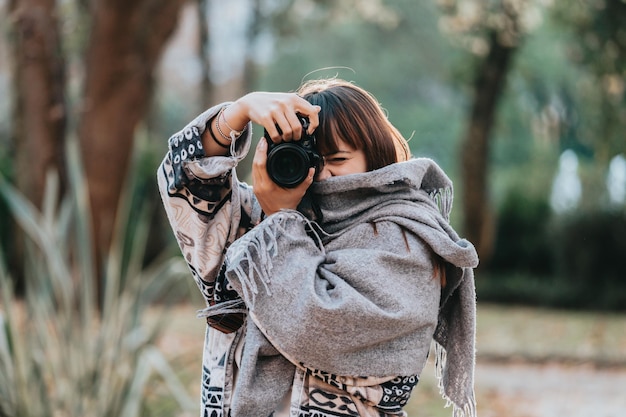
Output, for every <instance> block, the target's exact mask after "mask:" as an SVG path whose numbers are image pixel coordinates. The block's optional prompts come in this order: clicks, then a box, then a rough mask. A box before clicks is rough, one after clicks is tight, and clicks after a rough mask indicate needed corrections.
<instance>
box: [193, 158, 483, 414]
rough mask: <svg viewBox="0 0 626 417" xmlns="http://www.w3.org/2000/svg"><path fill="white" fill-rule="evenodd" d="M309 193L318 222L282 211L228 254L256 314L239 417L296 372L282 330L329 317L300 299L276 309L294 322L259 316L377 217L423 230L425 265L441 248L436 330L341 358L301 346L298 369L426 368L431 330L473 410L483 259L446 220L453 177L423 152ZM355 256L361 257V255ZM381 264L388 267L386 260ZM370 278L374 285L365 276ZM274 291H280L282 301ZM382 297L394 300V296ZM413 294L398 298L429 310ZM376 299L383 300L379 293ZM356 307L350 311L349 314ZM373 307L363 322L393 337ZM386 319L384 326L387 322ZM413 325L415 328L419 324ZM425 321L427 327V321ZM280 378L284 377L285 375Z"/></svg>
mask: <svg viewBox="0 0 626 417" xmlns="http://www.w3.org/2000/svg"><path fill="white" fill-rule="evenodd" d="M310 193H311V196H312V201H314V202H315V204H316V205H317V207H316V209H315V210H314V212H316V213H318V215H319V216H320V217H318V218H315V219H313V220H314V221H311V220H310V219H307V218H305V217H304V216H302V215H301V214H300V213H298V212H293V211H286V212H280V213H276V214H274V215H272V216H269V217H268V218H267V219H266V220H265V221H263V222H262V223H261V224H259V225H258V226H257V227H255V228H254V229H253V230H252V231H250V232H248V233H247V234H246V235H244V236H243V237H241V238H240V239H239V240H237V241H235V242H234V243H233V244H232V245H231V247H230V248H229V250H228V252H227V276H228V278H229V280H230V282H231V284H232V285H233V287H234V288H235V289H236V290H237V291H238V292H239V294H240V295H241V296H242V298H243V300H244V301H245V303H246V306H247V307H248V308H249V312H250V313H249V314H250V318H251V319H252V320H248V322H247V333H248V335H254V337H248V336H247V337H246V341H245V345H244V358H245V362H246V367H244V366H242V367H241V369H240V375H239V376H238V380H237V387H236V390H235V392H234V396H233V409H232V412H233V416H247V415H249V414H246V413H250V412H252V410H255V411H254V412H253V414H254V415H257V411H261V410H262V412H265V411H267V410H269V412H271V407H272V404H276V402H277V401H279V400H280V398H282V397H278V398H277V396H280V395H282V394H284V390H285V389H287V387H288V385H289V381H290V380H291V378H292V377H293V373H291V374H289V372H290V371H287V369H290V365H289V364H288V361H287V360H286V359H285V358H284V357H283V355H284V353H285V352H292V351H293V349H294V348H293V346H292V340H291V339H292V337H291V336H292V335H291V334H289V333H284V329H285V328H290V327H293V328H296V329H297V328H298V327H306V321H307V320H320V317H323V316H321V315H320V316H316V315H315V313H316V312H315V311H313V313H314V314H312V315H310V316H309V317H302V316H299V315H298V314H297V306H296V305H294V306H293V308H294V310H293V312H292V315H293V317H290V314H287V312H285V313H283V315H282V316H277V317H280V318H281V320H293V321H295V322H294V323H287V324H286V323H284V322H283V323H275V322H274V321H270V322H269V323H268V322H267V321H266V322H265V325H263V324H262V323H261V322H262V320H261V321H259V320H257V317H260V316H267V315H270V316H271V315H272V314H276V312H274V311H273V309H276V305H275V303H274V302H273V301H275V300H276V297H281V296H285V294H292V293H295V292H298V288H297V285H295V284H293V283H292V281H295V280H296V277H298V276H299V274H303V273H305V271H306V270H307V268H308V267H309V265H308V264H307V262H309V261H311V260H310V259H309V258H310V257H319V258H321V260H319V259H318V260H317V261H315V260H312V261H311V262H312V263H313V264H314V263H315V262H323V258H324V257H325V256H326V254H325V253H324V250H325V245H326V244H327V243H328V242H332V241H335V240H336V239H338V238H340V237H341V236H342V235H343V234H344V233H345V234H346V236H349V234H350V233H351V232H350V231H351V230H352V228H353V227H355V226H358V225H359V224H363V223H376V222H391V223H395V224H397V225H399V226H400V227H401V228H402V229H403V230H407V231H409V232H411V233H412V234H414V235H416V236H418V237H419V238H420V239H421V241H423V242H425V243H426V245H427V246H428V247H429V248H430V251H429V252H428V253H415V254H413V253H411V256H413V255H414V256H416V257H423V259H424V262H428V261H430V260H432V253H435V254H436V255H437V256H438V257H440V258H441V259H443V260H444V261H445V263H446V275H447V277H446V281H447V284H446V286H445V287H444V288H443V289H442V290H441V297H440V300H439V307H438V311H434V310H437V306H436V304H435V305H433V306H432V310H431V312H430V313H429V312H428V309H426V310H425V311H424V312H423V315H424V316H425V317H424V320H425V323H428V322H429V320H431V319H430V318H428V317H431V316H432V317H434V318H435V319H436V324H434V323H433V325H434V326H435V329H434V334H432V333H427V332H423V329H422V328H421V327H419V326H418V327H416V328H415V330H414V331H413V333H410V334H408V335H402V336H398V337H397V338H393V337H389V341H388V342H384V343H380V345H376V346H368V347H367V349H365V348H364V350H366V352H365V353H362V352H355V353H354V354H353V355H349V356H344V357H341V358H333V355H332V354H329V351H328V350H325V351H319V349H317V350H316V349H311V350H306V349H304V350H302V346H300V347H299V349H300V350H298V351H297V352H298V356H299V357H298V361H299V362H300V363H296V362H295V361H294V364H293V365H291V366H295V365H301V364H302V363H304V364H307V365H313V366H318V367H319V368H317V369H320V370H323V371H326V372H331V373H335V374H339V375H350V376H358V375H372V376H374V375H375V374H379V375H378V376H380V375H396V374H397V375H402V374H405V375H406V374H413V373H419V372H421V367H422V366H423V361H424V360H425V358H421V357H411V355H410V352H411V351H412V349H413V348H414V347H415V349H413V350H414V351H415V352H416V355H417V353H419V352H423V350H424V344H428V345H429V344H430V342H431V337H432V339H434V341H435V342H436V343H435V353H436V361H435V363H436V374H437V376H438V377H439V385H440V388H441V392H442V395H443V396H444V398H445V399H446V400H448V402H449V403H450V404H452V405H453V406H454V416H455V417H473V416H475V415H476V405H475V398H474V387H473V385H474V358H475V316H476V305H475V303H476V299H475V288H474V278H473V271H472V268H473V267H475V266H477V264H478V257H477V255H476V251H475V249H474V247H473V246H472V245H471V243H469V242H468V241H466V240H464V239H460V238H459V236H458V235H457V233H456V232H455V231H454V230H453V229H452V227H451V226H450V225H449V223H448V219H449V214H450V210H451V207H452V183H451V181H450V180H449V179H448V177H447V176H446V175H445V173H444V172H443V171H442V170H441V169H440V168H439V167H438V166H437V165H436V164H435V163H434V162H433V161H431V160H429V159H424V158H421V159H413V160H410V161H407V162H402V163H397V164H393V165H390V166H387V167H384V168H382V169H379V170H376V171H372V172H367V173H363V174H355V175H346V176H340V177H332V178H330V179H328V180H326V181H323V182H319V183H314V184H313V186H312V187H311V189H310ZM303 211H306V210H303ZM311 237H313V239H311ZM279 239H280V240H281V241H283V242H284V241H288V242H294V243H293V244H292V245H291V247H290V246H289V245H287V247H286V248H285V247H283V249H285V250H284V251H283V252H287V253H281V251H280V250H279V245H278V243H277V241H278V240H279ZM394 244H398V243H397V242H390V245H394ZM307 245H308V246H307ZM303 247H305V249H304V250H303V249H302V248H303ZM307 247H308V248H307ZM291 249H293V250H291ZM347 250H349V248H348V249H347ZM307 254H309V255H307ZM346 258H347V260H346V259H344V260H343V262H344V263H345V264H346V265H345V266H346V267H347V268H348V269H358V268H359V265H349V264H350V259H351V257H350V256H347V257H346ZM294 260H295V262H294ZM374 261H375V262H373V263H372V265H370V266H368V268H370V269H369V270H367V272H366V274H365V276H364V277H363V278H361V279H363V280H367V279H368V277H370V276H371V275H369V274H387V275H389V276H390V279H394V277H395V278H397V279H396V281H397V282H393V283H392V284H394V285H402V282H407V283H410V284H411V285H413V284H414V282H413V281H406V280H411V279H412V278H411V277H410V276H406V275H403V274H402V273H401V272H398V271H388V270H380V271H375V270H372V269H374V268H376V265H378V264H379V263H378V262H376V260H374ZM354 262H358V260H356V259H355V261H354ZM287 264H289V265H291V266H290V268H293V272H294V274H293V277H294V279H293V280H291V281H283V282H278V283H276V282H273V279H274V278H276V277H275V276H274V277H273V272H272V271H273V269H274V268H275V267H276V266H277V265H278V266H280V267H282V268H284V266H285V265H287ZM380 264H381V265H382V262H381V263H380ZM298 268H302V269H298ZM361 268H363V267H362V266H361ZM364 272H365V271H364ZM357 279H358V278H357ZM419 282H421V281H419ZM423 282H428V281H426V280H423ZM363 283H364V284H365V285H366V284H367V283H366V282H365V281H363ZM424 285H426V284H424ZM411 288H414V287H413V286H411ZM348 290H350V289H348ZM281 291H289V293H284V292H281ZM425 291H426V290H425ZM272 292H276V294H275V296H274V300H272ZM426 293H428V292H426ZM259 294H262V296H259ZM281 294H282V295H281ZM370 295H371V296H373V297H377V296H378V295H377V294H376V293H375V292H374V293H372V294H368V296H370ZM382 296H387V297H388V296H389V294H385V295H382ZM407 297H410V299H409V298H407ZM412 297H414V295H413V294H411V292H410V291H404V292H403V291H398V292H396V293H394V298H397V299H398V302H399V303H400V304H401V305H406V304H407V303H413V304H412V305H415V306H416V307H415V308H416V309H419V308H425V307H420V306H421V305H422V304H424V305H428V300H416V299H413V298H412ZM303 301H304V302H306V300H303ZM373 301H374V305H375V304H376V300H373ZM403 303H404V304H403ZM348 305H349V303H348ZM223 307H224V306H222V307H221V308H220V307H219V306H215V308H219V310H220V312H223V311H224V308H223ZM233 307H235V306H233ZM237 307H238V308H240V307H241V306H237ZM212 309H213V308H209V309H207V310H206V311H205V313H204V315H211V314H214V312H213V311H212ZM320 314H323V312H321V313H320ZM349 314H350V313H349V312H347V314H346V316H349ZM368 314H369V312H368ZM375 314H376V310H375V309H374V311H372V312H371V315H368V316H367V317H365V318H364V320H369V321H368V323H373V326H374V329H373V330H372V331H373V332H376V331H378V332H379V333H380V334H379V335H377V336H379V339H381V340H385V338H387V336H388V335H387V333H385V332H389V331H391V330H390V329H386V328H384V327H378V328H376V327H375V326H376V325H375V323H377V322H378V321H377V318H376V316H375ZM420 314H422V313H420ZM426 316H428V317H426ZM381 322H383V323H384V320H381ZM298 324H300V325H301V326H299V325H298ZM406 324H407V326H408V327H409V328H410V327H411V326H412V325H413V324H414V323H406ZM257 325H258V329H260V330H261V331H260V332H259V331H258V329H257ZM423 327H428V325H427V324H424V326H423ZM431 329H432V327H431ZM262 334H264V335H265V336H266V337H267V339H269V340H272V343H270V342H269V341H268V340H267V339H266V338H264V337H259V336H260V335H262ZM316 337H317V338H318V339H317V342H318V343H321V344H324V343H325V341H324V340H323V339H324V338H325V337H326V336H325V335H324V334H319V335H316ZM320 339H321V340H320ZM425 339H428V340H425ZM327 342H328V343H329V345H330V344H332V343H335V344H336V340H335V339H332V338H331V336H330V335H329V337H328V340H327ZM346 343H354V344H355V345H356V346H359V343H361V342H358V341H346ZM413 345H415V346H413ZM418 345H420V346H418ZM351 348H352V347H351ZM277 349H278V350H277ZM279 350H280V354H279V352H278V351H279ZM393 351H402V352H403V354H398V355H395V356H393V355H391V356H390V355H389V352H393ZM261 353H262V354H261ZM286 356H288V355H286ZM364 359H366V360H364ZM292 361H293V359H292ZM364 364H367V365H364ZM291 369H292V370H293V368H291ZM281 375H282V376H283V377H284V379H281V377H280V376H281ZM269 381H273V382H272V384H273V385H274V388H276V390H275V391H276V392H274V393H273V392H270V391H272V388H271V386H272V385H271V384H270V385H267V384H265V382H269ZM277 381H282V382H280V383H279V382H277ZM277 385H280V387H279V386H277ZM250 398H254V400H255V401H254V402H250V401H248V400H246V399H250ZM251 404H254V405H251ZM250 407H253V408H252V409H250ZM259 408H261V410H259ZM259 415H260V414H259Z"/></svg>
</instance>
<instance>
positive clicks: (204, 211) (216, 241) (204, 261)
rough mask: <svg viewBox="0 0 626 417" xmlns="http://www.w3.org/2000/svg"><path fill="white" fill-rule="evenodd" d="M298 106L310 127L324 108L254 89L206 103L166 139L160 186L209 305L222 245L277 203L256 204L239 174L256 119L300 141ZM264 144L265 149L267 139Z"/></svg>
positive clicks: (222, 251)
mask: <svg viewBox="0 0 626 417" xmlns="http://www.w3.org/2000/svg"><path fill="white" fill-rule="evenodd" d="M296 112H298V113H300V114H305V115H307V116H308V117H309V118H310V121H311V129H314V128H315V127H316V126H317V123H318V120H317V113H318V112H319V107H317V106H312V105H311V104H309V103H308V102H307V101H306V100H304V99H302V98H300V97H298V96H297V95H295V94H290V93H264V92H256V93H250V94H247V95H246V96H244V97H242V98H240V99H238V100H237V101H235V102H233V103H223V104H220V105H217V106H214V107H212V108H210V109H208V110H207V111H205V112H204V113H202V114H201V115H200V116H198V117H197V118H196V119H194V120H193V121H192V122H190V123H189V124H188V125H187V126H186V127H185V128H184V129H182V130H181V131H179V132H178V133H176V134H174V135H172V137H171V138H170V139H169V141H168V145H169V150H168V153H167V155H166V156H165V158H164V160H163V162H162V163H161V165H160V167H159V169H158V183H159V191H160V194H161V197H162V200H163V204H164V206H165V210H166V213H167V217H168V220H169V222H170V225H171V227H172V230H173V232H174V235H175V236H176V240H177V242H178V244H179V247H180V249H181V251H182V253H183V256H184V257H185V260H186V261H187V263H188V264H189V267H190V270H191V272H192V274H193V277H194V279H195V281H196V283H197V285H198V286H199V288H200V290H201V292H202V293H203V295H204V297H205V299H206V301H207V303H208V304H212V303H213V302H214V291H215V278H216V276H217V274H218V272H219V268H220V266H221V264H222V260H223V254H224V251H225V248H226V247H227V246H228V245H229V244H230V243H232V242H233V241H234V240H235V239H236V238H237V237H238V236H240V235H241V234H242V233H245V232H246V231H247V230H248V229H249V228H250V227H252V226H254V225H255V224H257V223H258V222H259V221H260V220H261V214H262V209H267V210H268V212H273V208H272V207H269V206H264V205H263V204H259V203H258V202H257V199H256V197H255V196H254V194H253V192H252V188H251V187H249V186H247V185H246V184H243V183H239V182H238V181H237V179H236V175H234V169H235V167H236V166H237V164H238V162H239V161H241V160H242V159H243V158H244V157H245V156H246V154H247V153H248V150H249V148H250V143H251V122H255V123H258V124H261V125H262V126H263V127H265V128H266V129H268V132H271V134H272V135H273V138H275V140H276V141H279V140H291V139H293V138H296V139H297V138H299V136H300V135H301V129H302V126H301V124H300V122H299V120H298V119H297V117H296ZM294 119H295V121H294ZM277 125H278V126H279V127H280V129H281V130H282V131H283V138H281V137H279V136H278V132H277V130H276V126H277ZM292 126H293V127H292ZM260 142H261V143H262V145H261V148H263V145H265V141H264V140H262V141H260ZM257 153H258V150H257ZM263 156H264V154H263ZM264 174H265V176H266V173H264ZM269 186H270V187H271V186H272V185H269ZM260 188H264V189H267V188H268V187H267V184H266V186H265V187H260ZM280 193H282V194H283V195H285V194H288V195H290V196H291V197H290V198H291V199H297V200H298V201H299V199H300V198H301V196H300V197H298V196H295V197H293V196H294V194H293V192H289V191H288V190H284V189H281V190H277V194H280ZM302 193H304V191H302ZM276 201H280V200H276ZM296 204H297V203H296Z"/></svg>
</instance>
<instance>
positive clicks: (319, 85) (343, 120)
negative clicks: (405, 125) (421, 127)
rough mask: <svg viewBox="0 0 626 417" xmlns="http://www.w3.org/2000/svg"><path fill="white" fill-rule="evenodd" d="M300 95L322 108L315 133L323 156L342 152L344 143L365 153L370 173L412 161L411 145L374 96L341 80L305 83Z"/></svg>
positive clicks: (300, 89)
mask: <svg viewBox="0 0 626 417" xmlns="http://www.w3.org/2000/svg"><path fill="white" fill-rule="evenodd" d="M298 94H299V95H301V96H302V97H303V98H304V99H306V100H307V101H308V102H310V103H311V104H314V105H318V106H320V107H321V108H322V110H321V111H320V114H319V117H320V124H319V126H318V128H317V129H316V130H315V137H316V139H317V143H318V145H317V146H318V151H319V152H320V153H321V154H322V155H326V154H330V153H333V152H337V151H338V141H339V140H341V141H344V142H345V143H347V144H348V145H350V146H351V147H353V148H354V149H357V150H362V151H363V152H364V153H365V159H366V161H367V170H368V171H373V170H375V169H379V168H382V167H384V166H387V165H390V164H393V163H394V162H400V161H406V160H408V159H409V158H410V150H409V145H408V143H407V141H406V139H404V137H403V136H402V135H401V134H400V132H399V131H398V129H396V128H395V127H394V126H393V125H392V124H391V122H389V120H388V119H387V116H386V115H385V113H384V111H383V109H382V107H381V106H380V104H379V103H378V101H377V100H376V99H375V98H374V96H373V95H371V94H370V93H368V92H367V91H365V90H364V89H362V88H360V87H358V86H356V85H355V84H353V83H351V82H348V81H344V80H340V79H337V78H328V79H322V80H312V81H307V82H306V83H304V84H303V85H302V86H301V87H300V88H299V89H298Z"/></svg>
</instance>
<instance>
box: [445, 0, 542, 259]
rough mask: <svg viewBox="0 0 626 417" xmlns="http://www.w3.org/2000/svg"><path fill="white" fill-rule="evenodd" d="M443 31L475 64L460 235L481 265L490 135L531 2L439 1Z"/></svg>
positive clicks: (485, 254)
mask: <svg viewBox="0 0 626 417" xmlns="http://www.w3.org/2000/svg"><path fill="white" fill-rule="evenodd" d="M439 4H440V7H441V9H442V11H443V13H444V17H443V18H442V26H443V28H444V30H446V31H447V32H449V33H450V34H451V36H453V38H455V39H456V40H457V41H458V42H459V44H460V45H461V46H462V47H464V48H466V49H467V50H468V51H470V52H471V53H472V54H473V55H474V57H475V60H476V65H475V75H474V80H473V83H472V99H471V100H472V102H471V108H470V110H469V114H468V119H467V128H466V130H465V135H464V137H463V142H462V145H461V172H462V175H461V178H462V190H461V191H462V204H463V216H464V218H463V228H462V229H463V233H464V234H465V235H466V237H467V238H468V239H469V240H470V241H471V242H473V243H474V245H475V246H476V249H477V251H478V254H479V256H480V258H481V264H482V265H485V264H488V262H489V258H490V256H491V254H492V251H493V244H494V236H495V233H494V218H493V214H492V209H491V204H490V198H489V184H488V177H489V156H490V147H491V133H492V129H493V127H494V123H495V119H496V115H497V109H498V103H499V101H500V99H501V97H502V93H503V91H504V88H505V85H506V79H507V75H508V73H509V71H510V69H511V65H512V61H513V58H514V56H515V54H516V52H517V51H518V50H519V47H520V45H521V42H522V39H523V37H524V35H525V33H526V32H527V31H528V30H529V28H530V25H529V20H528V19H527V18H526V17H527V15H525V13H526V12H528V11H529V10H530V8H531V1H530V0H498V1H491V2H482V1H477V0H440V1H439Z"/></svg>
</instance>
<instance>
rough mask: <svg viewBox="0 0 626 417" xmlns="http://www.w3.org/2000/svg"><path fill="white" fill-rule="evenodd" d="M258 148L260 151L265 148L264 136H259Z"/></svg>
mask: <svg viewBox="0 0 626 417" xmlns="http://www.w3.org/2000/svg"><path fill="white" fill-rule="evenodd" d="M258 148H259V149H260V150H262V151H263V150H265V148H267V141H266V140H265V138H261V140H260V141H259V146H258Z"/></svg>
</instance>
